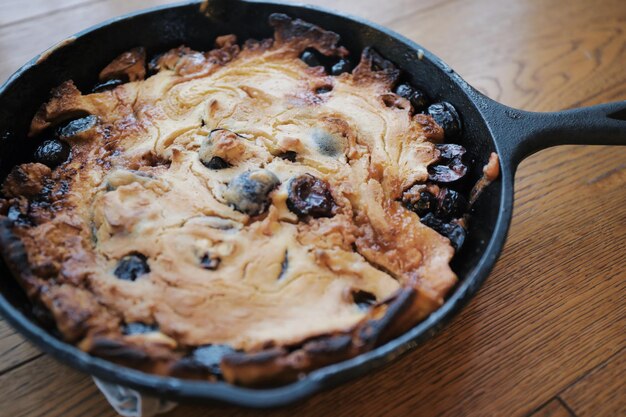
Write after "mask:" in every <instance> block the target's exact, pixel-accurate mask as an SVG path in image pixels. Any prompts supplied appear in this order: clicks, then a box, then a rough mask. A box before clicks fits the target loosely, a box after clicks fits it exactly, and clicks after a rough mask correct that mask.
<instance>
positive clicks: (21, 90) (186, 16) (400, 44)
mask: <svg viewBox="0 0 626 417" xmlns="http://www.w3.org/2000/svg"><path fill="white" fill-rule="evenodd" d="M207 9H208V11H209V12H210V14H209V15H207V13H206V11H207ZM201 10H204V11H205V13H203V12H201ZM275 12H281V13H286V14H288V15H290V16H293V17H299V18H301V19H304V20H306V21H309V22H312V23H315V24H318V25H320V26H322V27H323V28H325V29H329V30H332V31H335V32H337V33H339V34H340V35H341V37H342V43H343V44H344V45H345V46H346V47H348V49H350V50H351V51H352V52H353V53H354V54H355V58H356V57H358V54H359V53H360V51H361V50H362V48H363V47H364V46H367V45H371V46H373V47H374V48H375V49H377V50H378V51H380V52H381V53H382V54H383V55H384V56H385V57H386V58H387V59H389V60H391V61H392V62H394V63H395V64H396V65H397V66H398V67H400V68H402V69H403V70H404V72H405V75H406V77H407V79H408V80H409V81H410V82H412V83H414V84H415V85H417V86H419V87H421V88H423V89H424V90H425V91H426V92H427V93H428V95H429V96H430V97H431V98H432V99H433V100H435V101H440V100H445V101H448V102H450V103H452V104H453V105H454V106H455V107H456V108H457V109H458V111H459V113H460V114H461V117H462V121H463V125H464V134H463V136H462V138H461V139H460V141H459V142H460V143H461V144H463V145H464V146H465V147H466V148H467V149H468V153H469V155H470V158H469V159H470V160H472V164H471V167H470V173H469V176H470V178H469V181H468V183H473V182H475V181H476V180H477V179H478V178H479V176H480V174H481V169H482V166H483V165H484V164H485V163H486V162H487V158H488V156H489V153H490V152H492V151H495V152H497V153H498V155H499V156H500V166H501V175H500V177H499V179H498V180H497V181H496V182H494V183H493V184H492V185H490V186H489V187H487V189H486V190H485V192H484V193H483V194H482V196H481V197H480V198H479V200H478V201H477V203H476V205H475V206H474V213H473V215H472V219H471V222H470V227H469V234H468V239H467V240H466V242H465V244H464V246H463V248H462V250H461V251H460V252H459V253H458V254H457V256H456V257H455V259H454V261H453V268H454V270H455V271H456V273H457V274H458V276H459V278H460V283H459V285H458V286H457V287H456V289H455V290H454V292H453V293H452V294H451V295H450V297H449V298H448V300H447V301H446V302H445V304H444V305H443V306H442V307H441V308H440V309H439V310H437V311H436V312H434V313H433V314H431V315H430V317H428V318H427V319H426V320H424V321H423V322H421V323H420V324H418V325H417V326H415V327H414V328H413V329H411V330H409V331H408V332H406V333H405V334H403V335H402V336H400V337H398V338H396V339H394V340H392V341H390V342H388V343H387V344H385V345H383V346H380V347H378V348H376V349H374V350H373V351H370V352H367V353H365V354H362V355H360V356H358V357H355V358H353V359H350V360H348V361H345V362H341V363H338V364H334V365H330V366H327V367H325V368H322V369H319V370H317V371H314V372H312V373H310V374H309V375H307V376H306V377H304V378H303V379H301V380H299V381H298V382H295V383H292V384H290V385H286V386H282V387H279V388H271V389H248V388H241V387H236V386H232V385H229V384H226V383H221V382H218V383H208V382H198V381H187V380H181V379H176V378H165V377H158V376H154V375H148V374H145V373H142V372H139V371H135V370H132V369H128V368H125V367H122V366H118V365H115V364H113V363H111V362H108V361H106V360H103V359H100V358H96V357H92V356H90V355H87V354H86V353H84V352H82V351H80V350H78V349H77V348H76V347H74V346H72V345H69V344H66V343H64V342H62V341H60V340H59V339H57V338H55V337H54V336H53V335H51V334H50V333H48V332H46V331H45V330H43V329H42V328H41V327H40V326H39V325H38V324H37V323H36V322H35V321H34V320H33V319H32V318H31V317H30V316H29V313H28V311H29V310H30V308H29V307H28V303H27V300H26V298H25V297H24V295H23V293H22V291H21V290H20V289H19V287H18V286H17V285H16V284H15V281H14V280H13V278H12V277H11V275H10V273H9V272H8V271H7V270H6V268H3V269H2V271H0V272H1V274H0V276H2V279H1V280H0V312H1V313H2V314H3V315H4V316H5V317H6V319H7V320H8V321H9V322H10V323H11V324H12V325H13V326H15V328H17V329H18V330H19V331H20V332H21V333H22V334H24V335H25V336H26V337H27V338H28V339H30V340H31V341H32V342H33V343H35V344H36V345H37V346H39V347H40V348H41V349H42V350H44V351H45V352H47V353H49V354H51V355H52V356H54V357H55V358H57V359H59V360H61V361H62V362H64V363H66V364H68V365H70V366H72V367H74V368H77V369H79V370H81V371H83V372H87V373H89V374H91V375H95V376H97V377H99V378H102V379H105V380H107V381H110V382H114V383H118V384H122V385H125V386H129V387H133V388H136V389H139V390H141V391H143V392H146V393H150V394H153V395H158V396H162V397H167V398H172V399H177V400H201V401H223V402H227V403H232V404H238V405H242V406H250V407H272V406H279V405H285V404H288V403H292V402H295V401H297V400H299V399H302V398H303V397H306V396H309V395H311V394H313V393H315V392H317V391H320V390H323V389H327V388H330V387H332V386H335V385H337V384H339V383H342V382H345V381H348V380H350V379H353V378H356V377H358V376H361V375H364V374H366V373H368V372H371V371H372V370H373V369H375V368H378V367H380V366H381V365H383V364H385V363H388V362H389V361H391V360H393V359H394V358H396V357H397V356H398V355H400V354H402V353H403V352H406V351H408V350H410V349H412V348H414V347H415V346H416V345H417V344H418V343H420V342H422V341H424V340H426V339H428V338H429V337H431V336H432V335H433V334H434V333H435V332H437V331H438V330H439V329H441V328H442V327H443V326H444V325H445V324H446V323H448V322H449V321H450V319H451V318H452V317H453V316H454V315H455V314H456V313H458V312H459V311H460V310H461V308H462V307H463V306H464V305H465V304H466V303H467V302H468V301H469V299H470V298H471V297H472V296H474V294H475V293H476V291H478V288H480V286H481V285H482V283H483V282H484V281H485V279H486V278H487V275H488V274H489V272H490V271H491V269H492V267H493V265H494V263H495V262H496V259H497V258H498V255H499V254H500V251H501V249H502V246H503V245H504V241H505V239H506V234H507V230H508V227H509V223H510V221H511V211H512V207H513V176H514V173H515V169H516V167H517V165H518V164H519V163H520V161H521V160H522V159H523V158H524V157H526V156H528V155H530V154H532V153H533V152H536V151H538V150H540V149H543V148H547V147H550V146H555V145H562V144H604V145H624V144H626V101H622V102H616V103H610V104H603V105H599V106H594V107H588V108H581V109H575V110H568V111H564V112H556V113H530V112H526V111H522V110H516V109H512V108H509V107H506V106H504V105H502V104H499V103H496V102H495V101H493V100H491V99H489V98H487V97H485V96H484V95H482V94H480V93H479V92H478V91H476V90H475V89H473V88H472V87H471V86H469V85H468V84H467V83H466V82H465V81H463V80H462V79H461V77H459V76H458V75H457V74H456V73H455V72H454V71H453V70H452V69H451V68H450V67H448V66H447V65H446V64H444V63H443V62H442V61H441V60H440V59H439V58H437V57H436V56H435V55H433V54H431V53H430V52H428V51H427V50H425V49H424V48H422V47H421V46H419V45H417V44H415V43H414V42H412V41H410V40H408V39H406V38H404V37H402V36H400V35H398V34H396V33H393V32H391V31H390V30H387V29H385V28H383V27H380V26H378V25H375V24H372V23H370V22H367V21H364V20H362V19H358V18H354V17H348V16H344V15H338V14H335V13H332V12H329V11H326V10H323V9H320V8H317V7H309V6H300V5H287V4H281V3H279V2H273V1H263V2H256V1H250V0H245V1H232V0H231V1H228V0H225V1H216V2H214V3H212V4H209V5H208V7H207V5H204V7H201V5H200V3H197V2H192V3H185V4H179V5H174V6H167V7H160V8H155V9H151V10H147V11H144V12H139V13H135V14H131V15H128V16H125V17H122V18H118V19H114V20H110V21H108V22H105V23H103V24H101V25H98V26H95V27H93V28H91V29H88V30H86V31H84V32H81V33H79V34H77V35H76V36H75V38H70V40H71V41H68V42H64V43H62V44H60V46H59V47H57V48H52V49H51V50H49V51H47V52H45V53H44V54H42V55H40V56H39V57H37V58H35V59H33V60H32V61H30V62H29V63H27V64H26V65H24V66H23V67H22V68H21V69H20V70H18V71H17V72H16V73H15V74H14V75H13V76H12V77H11V78H10V79H9V80H8V81H7V82H6V83H5V84H4V85H3V86H2V87H1V88H0V109H2V110H1V113H0V131H1V130H7V131H11V132H17V133H21V135H19V134H18V135H14V136H10V135H9V136H6V135H5V137H4V139H3V141H2V143H1V144H0V146H1V147H2V148H1V150H0V158H1V161H0V175H1V176H6V174H7V173H8V171H9V170H10V169H11V168H12V167H13V166H14V165H15V164H16V163H20V162H23V161H26V160H28V158H29V156H30V155H32V151H33V149H34V147H35V146H36V145H35V144H34V143H31V142H33V141H32V140H28V139H26V138H25V136H24V133H25V132H26V131H27V129H28V126H29V123H30V119H31V118H32V116H33V114H34V113H35V111H36V110H37V108H38V106H39V105H40V104H41V103H43V102H44V101H46V100H47V98H48V95H49V92H50V89H51V88H52V87H55V86H57V85H58V84H60V83H61V82H63V81H65V80H68V79H72V80H74V81H75V82H76V84H77V86H78V87H79V88H80V89H81V90H83V91H87V90H88V89H89V88H90V87H91V86H93V85H94V84H95V83H96V81H97V80H96V77H97V74H98V72H99V70H100V69H101V68H103V67H104V66H105V65H106V64H107V63H108V62H110V61H111V60H112V59H113V58H114V57H115V56H117V55H118V54H119V53H121V52H123V51H126V50H128V49H130V48H132V47H135V46H145V47H146V49H147V51H148V53H149V54H154V53H157V52H160V51H164V50H167V49H169V48H173V47H176V46H178V45H180V44H186V45H188V46H190V47H192V48H194V49H198V50H209V49H211V48H212V44H213V40H214V39H215V37H216V36H217V35H222V34H226V33H235V34H236V35H237V36H238V37H239V39H247V38H250V37H253V38H257V39H259V38H264V37H270V36H271V34H272V33H271V30H270V27H269V25H268V24H267V20H268V16H269V15H270V14H271V13H275ZM0 178H2V177H0Z"/></svg>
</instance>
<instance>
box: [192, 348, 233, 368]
mask: <svg viewBox="0 0 626 417" xmlns="http://www.w3.org/2000/svg"><path fill="white" fill-rule="evenodd" d="M235 352H236V351H235V349H233V348H231V347H230V346H228V345H205V346H200V347H198V348H196V349H195V350H194V351H193V352H192V353H191V355H190V356H191V359H192V360H193V361H194V362H196V363H197V364H199V365H201V366H202V367H203V368H206V369H207V370H208V371H209V372H211V373H212V374H215V375H221V374H222V371H221V369H220V362H221V361H222V357H224V355H228V354H230V353H235Z"/></svg>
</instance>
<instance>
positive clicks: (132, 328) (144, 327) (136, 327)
mask: <svg viewBox="0 0 626 417" xmlns="http://www.w3.org/2000/svg"><path fill="white" fill-rule="evenodd" d="M158 330H159V326H157V325H156V324H145V323H140V322H133V323H127V324H126V325H124V326H123V327H122V334H125V335H127V336H129V335H133V334H145V333H151V332H156V331H158Z"/></svg>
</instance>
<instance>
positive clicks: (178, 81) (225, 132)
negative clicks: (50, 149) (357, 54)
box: [2, 16, 456, 384]
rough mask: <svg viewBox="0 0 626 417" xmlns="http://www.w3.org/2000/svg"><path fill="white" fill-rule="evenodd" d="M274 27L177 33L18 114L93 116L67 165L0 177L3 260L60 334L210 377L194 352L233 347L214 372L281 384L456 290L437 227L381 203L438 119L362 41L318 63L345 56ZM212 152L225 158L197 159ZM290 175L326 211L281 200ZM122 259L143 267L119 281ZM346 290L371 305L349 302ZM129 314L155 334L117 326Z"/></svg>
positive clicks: (332, 42)
mask: <svg viewBox="0 0 626 417" xmlns="http://www.w3.org/2000/svg"><path fill="white" fill-rule="evenodd" d="M272 24H273V25H274V26H275V28H276V35H275V39H274V40H273V41H271V40H266V41H263V42H251V41H249V42H246V43H245V44H244V46H243V47H242V48H240V47H239V46H237V44H236V43H235V39H234V37H232V36H226V37H221V38H218V40H217V42H216V47H217V48H216V49H215V50H214V51H211V52H208V53H199V52H195V51H191V50H189V49H187V48H182V47H181V48H178V49H176V50H173V51H170V52H169V53H167V54H165V55H164V56H162V57H161V59H160V60H159V61H158V67H159V68H158V72H157V73H156V74H154V75H151V76H148V77H147V78H145V79H143V78H144V76H145V74H141V71H140V70H139V74H138V73H137V68H138V66H135V67H134V68H131V70H130V71H131V72H129V73H128V74H127V75H129V78H130V79H131V80H133V79H136V81H132V82H128V83H125V84H122V85H120V86H117V87H116V88H115V89H113V90H111V91H106V92H102V93H94V94H81V93H80V91H78V89H76V87H75V86H74V85H73V84H72V83H71V81H70V82H67V83H65V84H63V85H62V86H60V87H59V88H57V89H56V90H55V91H54V92H53V95H52V98H51V100H50V101H49V102H48V103H46V104H45V105H44V106H42V109H41V110H40V111H39V113H38V114H37V115H36V116H35V118H34V120H33V124H32V126H31V133H32V134H33V135H36V134H38V133H40V132H42V131H44V130H45V129H47V128H48V127H50V126H53V125H57V124H59V123H61V122H62V121H64V120H67V119H71V118H75V117H77V116H83V115H86V114H90V115H93V116H96V117H97V121H96V123H95V124H94V125H93V126H91V127H90V128H89V129H86V130H85V131H83V132H81V133H80V134H77V135H74V136H72V137H68V138H66V140H67V142H69V143H70V144H71V152H72V154H71V158H70V159H69V160H68V162H66V163H64V164H63V165H61V166H59V167H57V168H55V169H53V170H51V169H50V168H48V167H46V166H45V165H42V164H37V163H29V164H23V165H21V166H19V167H17V168H16V169H15V170H14V171H13V173H12V174H11V175H10V176H9V178H8V179H7V180H6V181H5V183H4V185H3V193H4V196H5V199H4V200H3V207H4V210H5V212H8V210H9V209H11V210H13V211H14V212H15V210H18V211H19V212H20V213H21V215H23V217H24V218H28V221H15V219H12V220H6V219H5V221H3V225H2V228H3V235H4V236H3V238H2V244H3V251H4V253H5V259H7V261H8V263H9V264H10V265H13V267H14V271H16V270H18V269H19V274H20V282H21V283H22V285H23V286H24V287H25V289H26V290H27V292H28V293H29V295H30V296H31V298H32V299H33V300H35V302H36V303H38V304H39V305H40V306H41V307H43V308H44V309H45V310H47V311H49V312H50V313H51V317H52V319H53V321H54V322H55V324H56V327H57V328H58V330H59V332H60V333H61V335H62V336H63V337H64V338H65V339H66V340H68V341H70V342H72V343H76V344H77V345H78V346H80V347H81V348H82V349H84V350H86V351H88V352H91V353H93V354H96V355H100V356H104V357H108V358H111V359H112V360H116V361H118V362H121V363H124V364H127V365H130V366H134V367H137V368H140V369H144V370H147V371H150V372H155V373H159V374H174V375H182V376H189V377H202V378H212V375H213V374H214V372H211V369H209V368H210V367H206V366H203V363H202V362H201V361H199V360H197V358H195V357H194V356H193V355H194V353H193V352H194V349H196V348H198V347H202V346H206V345H227V346H229V347H230V348H232V349H235V350H238V351H241V352H243V353H235V354H227V355H226V356H225V357H224V358H223V360H222V365H221V370H220V372H222V373H223V374H224V376H225V377H226V378H227V379H228V380H229V381H231V382H235V383H241V384H257V383H267V382H269V383H272V382H280V381H283V380H290V379H293V378H294V377H296V376H297V375H298V374H299V373H301V372H306V371H309V370H311V369H314V368H316V367H318V366H321V365H323V364H325V363H329V362H333V361H336V360H341V359H344V358H346V357H350V356H354V355H356V354H358V353H360V352H362V351H364V350H367V349H370V348H371V347H373V346H374V345H375V344H377V343H379V342H380V341H383V340H384V339H385V338H388V337H390V336H392V335H395V334H397V333H399V332H401V331H404V330H406V329H407V328H409V327H410V326H412V325H414V324H415V323H417V322H418V321H420V320H421V319H423V318H424V317H425V316H426V315H428V314H429V313H430V312H432V311H433V310H434V309H436V308H437V307H438V306H439V305H441V303H442V302H443V298H444V296H445V294H446V292H447V291H448V290H449V289H450V288H451V287H452V286H453V285H454V284H455V282H456V277H455V275H454V273H453V272H452V270H451V269H450V267H449V261H450V260H451V258H452V256H453V254H454V250H453V248H452V247H451V245H450V243H449V241H448V239H446V238H444V237H442V236H440V235H439V234H438V233H436V232H435V231H434V230H432V229H430V228H428V227H426V226H424V225H422V224H421V223H420V220H419V217H418V216H417V215H416V214H415V213H413V212H411V211H409V210H407V209H406V208H404V207H403V206H402V204H401V203H400V202H399V201H398V200H399V199H400V198H401V196H402V193H403V191H405V190H406V189H407V188H409V187H410V186H412V185H413V184H415V183H423V182H426V180H427V179H428V171H427V167H428V165H429V164H431V163H433V162H434V161H435V160H436V159H437V157H438V154H437V150H436V149H435V146H434V143H437V142H441V140H442V137H443V134H442V130H441V128H440V127H439V126H437V124H436V123H435V122H434V121H433V120H432V119H431V118H430V117H429V116H426V115H422V114H417V115H413V114H412V113H411V112H410V104H409V102H408V101H407V100H406V99H404V98H401V97H399V96H397V95H395V94H393V93H392V92H391V87H392V86H393V84H394V82H395V80H396V77H397V70H396V69H395V68H393V67H392V66H391V65H390V64H389V65H387V64H388V63H385V62H383V61H380V57H378V56H377V54H375V52H373V51H371V50H368V49H366V50H365V51H364V53H363V55H362V59H361V62H360V64H359V66H358V67H357V68H356V69H355V70H354V71H353V72H352V73H344V74H342V75H340V76H329V75H327V74H325V73H324V72H323V71H322V69H321V68H310V67H308V66H307V65H306V64H304V63H303V62H302V61H301V60H300V59H299V56H300V54H301V52H302V51H303V50H305V49H306V48H309V47H315V48H317V49H319V50H320V51H321V52H323V53H325V54H327V55H335V56H342V55H345V54H346V53H347V51H345V49H343V48H341V47H339V46H338V45H337V41H338V38H337V36H336V35H334V34H332V33H331V32H324V31H322V30H321V29H319V28H316V27H313V26H311V25H308V24H306V23H304V22H300V21H292V20H291V19H289V18H287V17H286V16H274V18H273V21H272ZM302 28H306V29H307V30H306V31H303V30H300V29H302ZM127 58H128V57H127ZM131 58H132V57H131ZM372 61H376V64H375V65H373V64H372ZM118 64H119V62H118ZM121 67H122V68H130V67H129V66H128V65H121ZM141 67H143V65H142V66H141ZM110 69H111V68H110ZM111 70H112V71H115V70H116V68H115V65H113V67H112V69H111ZM130 74H133V75H132V76H131V75H130ZM327 90H330V91H327ZM215 129H220V130H215ZM288 152H289V153H290V155H291V157H290V158H285V154H286V153H288ZM294 155H295V156H294ZM214 156H217V157H219V158H221V159H222V160H223V161H224V162H225V163H227V165H228V166H226V167H221V169H215V168H209V167H207V165H210V164H208V162H209V161H210V160H211V158H212V157H214ZM290 159H295V160H293V161H292V160H290ZM306 174H309V175H311V176H313V177H315V178H316V179H319V180H321V181H322V182H323V183H324V184H326V187H327V190H328V191H329V193H330V194H331V195H332V199H331V201H332V204H331V206H332V208H331V210H330V211H329V212H328V213H327V214H325V215H323V216H320V217H318V216H303V215H300V216H298V215H297V214H296V213H294V210H293V209H291V208H290V206H289V203H288V200H289V190H290V186H291V184H292V181H293V180H294V179H295V178H299V177H302V176H304V175H306ZM242 175H243V176H246V175H251V176H252V177H253V178H257V177H259V176H261V177H259V178H261V179H262V180H265V182H269V183H271V184H270V185H271V187H270V188H271V189H270V190H269V191H268V192H267V193H265V194H266V195H267V199H266V200H264V201H261V202H260V203H259V202H252V203H251V202H249V201H245V198H243V199H242V197H241V189H240V188H237V187H235V186H233V184H236V183H237V181H238V179H241V178H243V177H242ZM244 188H245V187H244ZM9 217H11V216H9ZM14 217H15V216H14ZM18 220H19V218H18ZM20 250H21V251H23V252H25V254H26V256H27V264H28V267H25V265H24V263H23V262H24V259H23V258H19V256H18V255H16V254H19V252H20ZM129 254H141V255H142V256H144V257H145V259H146V262H147V265H148V267H149V271H148V272H147V273H142V274H141V275H140V276H138V277H136V279H133V280H129V279H120V278H119V277H118V276H116V273H115V271H116V268H118V266H119V263H120V261H121V260H122V259H124V257H125V256H128V255H129ZM18 258H19V259H18ZM20 262H21V263H20ZM359 291H363V292H366V293H369V294H372V295H373V296H375V300H370V301H371V302H370V304H372V305H370V306H365V307H364V306H363V304H362V303H361V304H360V305H359V303H357V302H355V298H354V296H353V294H355V293H357V292H359ZM132 323H142V324H144V325H146V326H152V331H149V332H142V333H138V334H126V333H128V332H127V331H125V328H127V326H128V325H129V324H132ZM316 343H317V344H316Z"/></svg>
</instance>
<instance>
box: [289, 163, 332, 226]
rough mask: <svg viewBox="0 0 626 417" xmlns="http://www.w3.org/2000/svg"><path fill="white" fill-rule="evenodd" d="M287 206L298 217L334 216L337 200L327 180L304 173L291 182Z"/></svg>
mask: <svg viewBox="0 0 626 417" xmlns="http://www.w3.org/2000/svg"><path fill="white" fill-rule="evenodd" d="M287 207H288V208H289V210H291V211H292V212H293V213H295V214H296V215H298V217H300V218H302V217H306V216H311V217H314V218H319V217H332V215H333V209H334V208H335V200H334V199H333V196H332V194H331V192H330V189H329V187H328V183H327V182H326V181H323V180H320V179H319V178H315V177H314V176H313V175H311V174H304V175H301V176H299V177H297V178H294V179H293V180H291V182H290V183H289V190H288V197H287Z"/></svg>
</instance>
